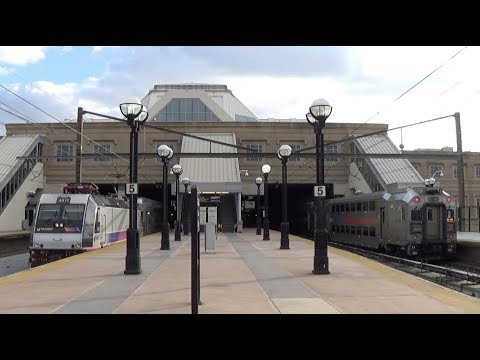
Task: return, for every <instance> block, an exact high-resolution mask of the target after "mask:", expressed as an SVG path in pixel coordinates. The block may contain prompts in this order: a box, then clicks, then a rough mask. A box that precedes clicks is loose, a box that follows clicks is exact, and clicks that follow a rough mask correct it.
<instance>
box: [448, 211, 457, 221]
mask: <svg viewBox="0 0 480 360" xmlns="http://www.w3.org/2000/svg"><path fill="white" fill-rule="evenodd" d="M453 219H455V210H453V209H447V220H449V221H453Z"/></svg>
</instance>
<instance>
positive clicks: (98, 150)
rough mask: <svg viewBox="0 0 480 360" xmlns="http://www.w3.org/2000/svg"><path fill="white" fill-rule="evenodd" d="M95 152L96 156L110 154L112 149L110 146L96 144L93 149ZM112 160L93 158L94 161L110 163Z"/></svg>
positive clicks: (107, 157)
mask: <svg viewBox="0 0 480 360" xmlns="http://www.w3.org/2000/svg"><path fill="white" fill-rule="evenodd" d="M93 152H94V153H95V154H110V153H111V152H112V151H111V148H110V144H100V145H97V144H95V146H94V147H93ZM110 159H111V158H110V156H95V157H94V158H93V161H110Z"/></svg>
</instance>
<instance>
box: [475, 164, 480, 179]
mask: <svg viewBox="0 0 480 360" xmlns="http://www.w3.org/2000/svg"><path fill="white" fill-rule="evenodd" d="M475 177H476V178H477V179H480V166H478V165H477V166H475Z"/></svg>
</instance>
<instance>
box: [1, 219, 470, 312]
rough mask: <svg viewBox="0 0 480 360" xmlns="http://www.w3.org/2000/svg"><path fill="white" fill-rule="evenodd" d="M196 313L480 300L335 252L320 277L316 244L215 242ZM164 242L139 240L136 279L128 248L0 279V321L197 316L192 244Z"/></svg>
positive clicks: (401, 308)
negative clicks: (11, 317) (128, 266)
mask: <svg viewBox="0 0 480 360" xmlns="http://www.w3.org/2000/svg"><path fill="white" fill-rule="evenodd" d="M201 238H202V241H201V247H200V248H201V263H200V269H201V293H200V298H201V301H202V304H201V305H200V306H199V307H198V311H199V314H456V313H458V314H464V313H480V300H479V299H476V298H473V297H469V296H467V295H464V294H461V293H457V292H455V291H453V290H449V289H445V288H442V287H440V286H439V285H436V284H432V283H429V282H427V281H426V280H423V279H420V278H416V277H413V276H411V275H408V274H405V273H402V272H400V271H398V270H395V269H392V268H389V267H386V266H384V265H382V264H379V263H376V262H374V261H372V260H368V259H365V258H362V257H360V256H358V255H354V254H350V253H347V252H345V251H342V250H338V249H334V248H329V253H328V256H329V268H330V274H329V275H314V274H312V269H313V255H314V248H313V242H312V241H310V240H306V239H302V238H300V237H297V236H293V235H290V249H289V250H280V233H279V232H277V231H274V230H271V232H270V239H271V240H270V241H264V240H262V236H260V235H255V229H248V228H247V229H244V232H242V233H230V234H227V233H219V234H218V237H217V240H216V243H215V245H216V246H215V251H214V252H213V251H209V253H205V252H204V242H203V239H204V234H203V233H202V234H201ZM160 239H161V234H152V235H148V236H145V237H143V238H142V239H141V241H140V244H141V245H140V247H141V249H140V250H141V267H142V274H140V275H124V273H123V271H124V269H125V254H126V249H125V247H126V244H125V243H120V244H116V245H112V246H109V247H107V248H104V249H100V250H97V251H93V252H89V253H85V254H81V255H77V256H74V257H71V258H68V259H63V260H59V261H56V262H54V263H50V264H47V265H44V266H41V267H37V268H33V269H29V270H26V271H22V272H20V273H16V274H12V275H9V276H6V277H3V278H0V313H14V314H26V313H34V314H38V313H40V314H47V313H49V314H191V304H190V299H191V290H190V282H191V280H190V274H191V270H190V263H191V257H190V249H191V243H190V236H182V241H174V240H173V239H174V237H173V234H171V236H170V247H171V250H160Z"/></svg>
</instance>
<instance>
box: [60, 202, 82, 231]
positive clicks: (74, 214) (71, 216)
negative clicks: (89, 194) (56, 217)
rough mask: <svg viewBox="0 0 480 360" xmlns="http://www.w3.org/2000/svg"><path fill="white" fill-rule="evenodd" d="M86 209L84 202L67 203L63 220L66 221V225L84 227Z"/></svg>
mask: <svg viewBox="0 0 480 360" xmlns="http://www.w3.org/2000/svg"><path fill="white" fill-rule="evenodd" d="M84 210H85V205H84V204H67V205H65V207H64V208H63V214H62V217H61V220H63V221H64V226H66V227H67V226H75V227H79V228H81V227H82V223H83V213H84Z"/></svg>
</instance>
